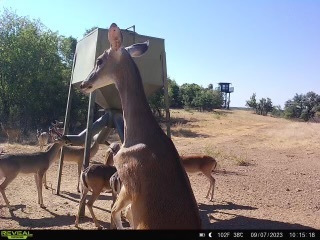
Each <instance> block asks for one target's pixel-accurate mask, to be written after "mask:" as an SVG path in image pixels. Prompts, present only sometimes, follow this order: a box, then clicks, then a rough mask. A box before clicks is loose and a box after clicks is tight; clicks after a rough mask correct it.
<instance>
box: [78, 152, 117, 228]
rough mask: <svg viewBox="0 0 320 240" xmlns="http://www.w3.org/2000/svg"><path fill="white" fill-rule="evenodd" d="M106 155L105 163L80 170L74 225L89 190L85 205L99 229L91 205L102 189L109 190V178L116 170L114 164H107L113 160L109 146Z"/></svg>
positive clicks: (99, 226)
mask: <svg viewBox="0 0 320 240" xmlns="http://www.w3.org/2000/svg"><path fill="white" fill-rule="evenodd" d="M106 156H107V157H106V161H105V164H92V165H90V166H88V167H87V168H86V169H84V170H83V171H82V172H81V177H80V179H81V180H80V183H81V184H80V185H81V197H80V202H79V210H78V214H77V216H76V220H75V227H78V224H79V217H80V211H81V208H82V206H83V204H84V203H85V201H86V196H87V194H88V192H89V191H91V192H92V194H91V196H90V199H89V200H88V202H87V203H86V205H87V207H88V209H89V211H90V214H91V216H92V219H93V222H94V224H95V225H96V227H97V228H98V229H101V225H100V224H99V222H98V220H97V218H96V216H95V215H94V212H93V209H92V206H93V204H94V202H95V201H96V199H97V198H98V197H99V195H100V193H101V192H102V191H110V190H111V186H110V181H109V180H110V178H111V176H113V174H114V173H116V171H117V169H116V168H115V167H114V166H111V165H108V164H109V163H110V162H113V160H111V158H113V149H112V148H111V147H109V149H108V151H107V155H106Z"/></svg>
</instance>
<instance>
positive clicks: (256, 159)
mask: <svg viewBox="0 0 320 240" xmlns="http://www.w3.org/2000/svg"><path fill="white" fill-rule="evenodd" d="M171 118H172V124H173V126H172V140H173V142H174V143H175V145H176V147H177V149H178V151H179V153H180V154H181V155H191V154H208V155H211V156H213V157H215V158H216V159H217V161H218V168H217V170H216V172H215V179H216V188H215V195H214V201H213V202H210V201H209V200H208V199H206V198H205V195H206V193H207V190H208V188H209V182H208V180H207V179H206V178H205V176H204V175H203V174H202V173H197V174H193V175H189V177H190V181H191V185H192V188H193V191H194V194H195V196H196V199H197V202H198V206H199V210H200V214H201V218H202V222H203V226H204V228H205V229H230V230H232V229H239V230H240V229H241V230H243V229H262V230H264V229H281V230H282V229H320V174H319V172H320V150H319V146H320V134H319V133H320V124H317V123H304V122H291V121H288V120H285V119H277V118H272V117H264V116H258V115H255V114H253V113H251V112H249V111H243V110H230V111H217V112H211V113H199V112H187V111H184V110H171ZM112 137H113V138H112V139H111V140H112V141H119V139H118V138H117V136H116V135H113V136H112ZM1 149H4V150H5V151H7V152H9V153H14V152H33V151H39V147H38V146H30V145H19V144H7V143H1V144H0V151H1ZM105 149H106V146H101V147H100V150H99V152H98V154H97V155H96V157H94V161H97V162H103V159H104V154H105ZM164 167H165V166H164ZM57 170H58V163H57V162H56V163H54V164H53V165H52V166H51V167H50V168H49V170H48V172H47V181H48V183H49V184H51V186H52V189H49V190H46V189H44V190H43V197H44V204H45V205H46V208H45V209H42V208H40V207H39V205H38V204H37V192H36V185H35V182H34V177H33V176H32V175H18V177H17V178H16V179H15V180H14V181H13V182H12V183H11V184H10V185H9V186H8V188H7V190H6V193H7V197H8V199H9V201H10V202H11V204H12V205H13V206H14V207H15V209H14V211H13V212H12V215H10V212H9V211H8V209H7V208H6V207H5V204H4V201H3V198H2V196H0V228H1V229H76V228H75V227H74V221H75V214H76V213H77V210H78V201H79V194H78V193H77V191H76V184H77V177H76V176H77V170H76V165H74V164H71V163H68V162H65V164H64V167H63V175H62V182H61V192H60V195H56V194H55V193H54V192H55V189H56V186H57ZM177 194H179V193H177ZM111 202H112V200H111V194H110V193H103V194H101V196H100V197H99V199H98V200H97V201H96V202H95V207H94V212H95V214H96V216H97V218H98V219H99V221H100V223H101V225H102V226H103V227H104V228H105V229H109V228H110V205H111ZM85 214H86V217H85V218H83V219H81V221H80V225H79V226H80V228H81V229H96V228H95V226H94V224H93V222H92V219H91V216H90V213H89V211H88V209H86V212H85ZM124 226H128V225H127V224H125V225H124Z"/></svg>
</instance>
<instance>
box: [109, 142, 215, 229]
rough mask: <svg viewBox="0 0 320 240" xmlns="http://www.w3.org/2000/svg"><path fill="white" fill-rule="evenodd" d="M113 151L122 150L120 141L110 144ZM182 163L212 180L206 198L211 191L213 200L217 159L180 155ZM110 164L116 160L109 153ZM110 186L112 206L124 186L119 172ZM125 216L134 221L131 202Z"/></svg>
mask: <svg viewBox="0 0 320 240" xmlns="http://www.w3.org/2000/svg"><path fill="white" fill-rule="evenodd" d="M110 148H111V151H112V154H113V155H116V154H117V152H118V151H119V150H120V144H118V143H112V145H110ZM180 159H181V163H182V165H183V167H184V169H185V170H186V172H187V173H191V174H193V173H198V172H201V173H203V174H204V175H205V176H206V177H207V178H208V179H209V182H210V185H209V189H208V193H207V195H206V198H208V197H209V194H210V193H211V197H210V201H213V195H214V187H215V179H214V177H213V176H212V174H213V172H214V170H215V169H216V167H217V161H216V160H215V159H214V158H213V157H211V156H208V155H190V156H180ZM107 162H108V164H111V165H113V164H114V160H113V157H110V155H108V160H107ZM110 187H111V190H112V198H113V203H112V205H111V206H113V204H114V202H115V200H116V198H117V196H118V194H119V192H120V189H121V187H122V182H121V179H120V177H119V174H118V172H116V173H114V174H113V175H112V176H111V178H110ZM125 215H126V216H125V217H126V219H127V220H128V221H129V223H130V224H131V223H132V216H131V205H130V204H129V205H128V206H127V209H126V212H125Z"/></svg>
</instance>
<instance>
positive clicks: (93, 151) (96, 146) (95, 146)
mask: <svg viewBox="0 0 320 240" xmlns="http://www.w3.org/2000/svg"><path fill="white" fill-rule="evenodd" d="M98 138H99V137H98ZM98 138H97V139H96V140H95V141H94V142H93V144H92V146H91V148H90V158H91V157H93V156H94V155H96V153H97V152H98V150H99V142H100V141H98Z"/></svg>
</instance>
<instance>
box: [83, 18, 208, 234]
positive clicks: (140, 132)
mask: <svg viewBox="0 0 320 240" xmlns="http://www.w3.org/2000/svg"><path fill="white" fill-rule="evenodd" d="M108 40H109V42H110V48H109V49H107V50H105V51H104V52H103V53H102V54H101V55H100V56H99V57H98V58H97V60H96V63H95V66H94V68H93V70H92V71H91V73H90V74H89V75H88V77H87V78H86V79H84V80H83V82H82V83H81V85H80V90H81V91H82V92H83V93H85V94H89V93H91V92H93V91H94V90H96V89H98V88H101V87H103V86H106V85H108V84H115V87H116V88H117V90H118V92H119V96H120V100H121V105H122V113H123V120H124V138H123V144H122V147H121V149H120V150H119V152H118V153H117V154H116V155H115V156H114V163H115V167H116V168H117V171H118V174H119V176H120V179H121V181H122V187H121V190H120V193H119V195H118V197H117V199H116V201H115V203H114V205H113V207H112V209H111V218H112V220H114V222H115V225H116V227H117V229H121V228H122V223H121V211H122V210H123V209H124V208H125V207H126V206H127V205H128V203H131V213H132V219H133V223H132V225H133V226H132V228H133V229H201V227H202V226H201V225H202V224H201V219H200V214H199V209H198V206H197V202H196V199H195V196H194V193H193V191H192V188H191V184H190V180H189V178H188V175H187V173H186V171H185V170H184V168H183V166H182V163H181V161H180V157H179V154H178V151H177V149H176V147H175V146H174V144H173V142H172V140H171V139H170V138H169V137H168V136H167V135H166V134H165V133H164V131H163V130H162V128H161V127H160V126H159V124H158V123H157V121H156V119H155V117H154V116H153V114H152V112H151V109H150V106H149V105H148V101H147V98H146V95H145V92H144V87H143V84H142V79H141V74H140V71H139V69H138V67H137V65H136V63H135V62H134V60H133V57H139V56H142V55H143V54H144V53H145V52H146V51H147V50H148V48H149V41H146V42H144V43H136V44H133V45H131V46H128V47H123V46H122V41H123V37H122V33H121V30H120V28H119V27H118V26H117V24H115V23H112V24H111V25H110V27H109V30H108Z"/></svg>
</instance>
